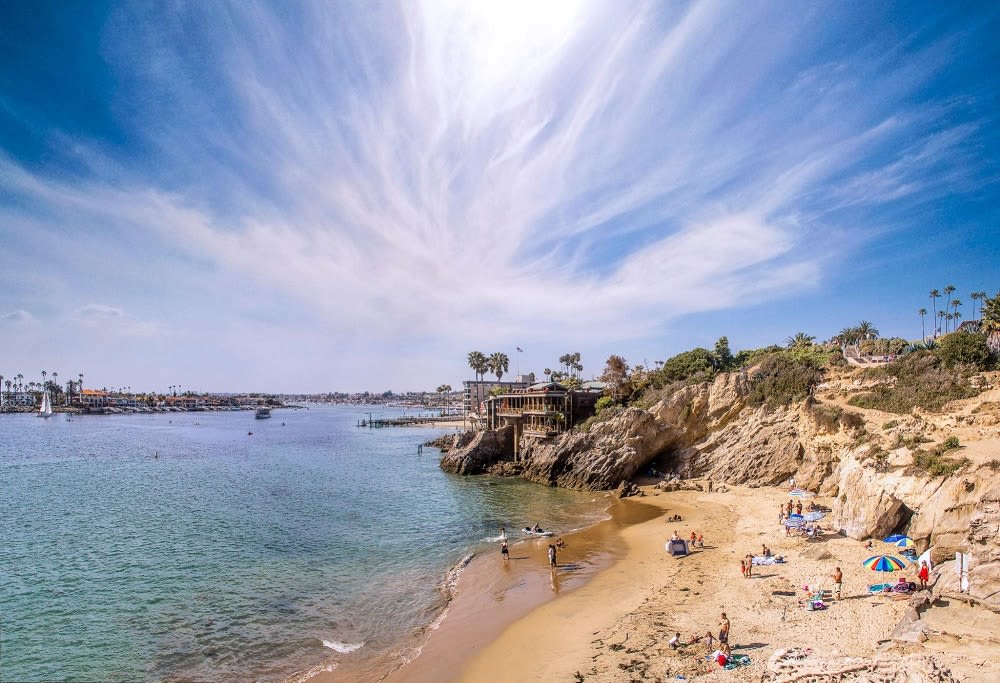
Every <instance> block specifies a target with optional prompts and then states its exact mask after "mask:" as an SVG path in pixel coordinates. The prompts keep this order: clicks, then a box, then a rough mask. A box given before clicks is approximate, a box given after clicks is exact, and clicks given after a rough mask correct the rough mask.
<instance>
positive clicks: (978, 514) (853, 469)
mask: <svg viewBox="0 0 1000 683" xmlns="http://www.w3.org/2000/svg"><path fill="white" fill-rule="evenodd" d="M749 390H750V385H749V380H748V377H747V375H746V373H743V372H740V373H730V374H724V375H719V376H718V377H717V378H716V379H715V380H714V381H713V382H704V383H702V384H698V385H692V386H688V387H685V388H683V389H681V390H679V391H677V392H675V393H673V394H672V395H670V396H669V397H668V398H665V399H664V400H662V401H660V402H658V403H656V404H655V405H653V406H652V407H651V408H649V409H646V410H643V409H639V408H629V409H627V410H624V411H623V412H622V413H621V414H619V415H617V416H615V417H614V418H612V419H610V420H607V421H605V422H600V423H597V424H595V425H593V426H592V427H591V428H590V430H589V431H587V432H582V431H573V432H568V433H565V434H562V435H561V436H559V437H557V438H555V439H552V440H550V441H536V440H534V439H531V438H525V439H522V443H521V444H519V448H518V452H517V456H516V457H515V448H514V445H515V444H514V439H513V430H512V428H510V427H507V428H504V429H501V430H498V431H497V432H484V433H478V434H471V433H467V434H463V435H458V436H456V437H455V441H454V444H453V447H452V448H451V449H450V450H449V451H448V452H447V453H446V454H445V455H444V456H443V457H442V461H441V467H442V468H444V469H445V470H448V471H451V472H458V473H463V474H479V473H484V472H487V471H490V472H502V473H506V474H520V476H522V477H524V478H526V479H529V480H531V481H535V482H538V483H542V484H547V485H553V486H562V487H566V488H572V489H581V490H607V489H613V488H615V487H616V486H618V485H619V484H620V483H621V482H623V481H628V480H630V479H632V478H634V477H635V476H636V475H637V474H640V473H643V472H645V471H646V470H647V469H648V468H649V466H650V465H651V464H652V463H653V462H654V460H655V461H656V465H657V467H658V468H660V469H666V470H668V471H671V472H673V473H675V474H678V475H680V476H682V477H690V478H710V479H712V480H713V481H714V482H715V483H716V484H722V483H728V484H742V485H747V486H771V485H783V484H785V483H786V482H787V481H788V480H789V479H791V478H794V479H795V483H796V484H797V485H798V486H801V487H804V488H807V489H809V490H812V491H817V492H819V493H820V494H822V495H823V496H824V497H829V498H830V499H832V511H831V513H830V514H829V515H828V516H827V517H826V519H825V521H824V525H829V527H832V529H833V530H835V531H837V532H840V533H842V534H844V535H846V536H849V537H851V538H856V539H865V538H883V537H885V536H886V535H888V534H890V533H894V532H897V531H905V532H906V533H907V534H908V535H909V536H911V537H912V538H913V539H914V540H915V541H916V543H917V546H918V548H919V549H921V550H923V549H926V548H932V550H933V557H934V561H935V562H936V563H937V562H941V561H942V560H947V559H950V558H952V557H954V554H955V552H957V551H961V552H965V553H969V554H970V555H971V556H972V558H973V564H972V567H973V569H972V572H971V573H972V579H973V581H972V590H971V593H972V595H973V596H974V597H976V598H978V599H980V600H982V601H983V602H984V603H986V604H987V605H990V606H991V607H993V608H995V609H998V610H1000V540H998V539H1000V483H998V482H997V477H996V473H995V472H994V470H993V468H992V467H991V466H987V465H984V464H981V463H980V464H978V465H977V464H975V463H972V464H969V465H967V466H965V467H963V468H962V469H961V470H960V471H959V472H957V473H956V474H954V475H952V476H949V477H942V476H936V477H932V476H929V475H927V474H926V473H924V472H921V471H918V470H917V469H916V468H914V467H913V466H912V464H913V453H912V452H911V450H910V449H909V447H907V446H900V447H898V448H894V449H892V450H890V451H889V452H887V453H885V452H881V448H882V446H880V445H879V444H880V442H879V440H878V439H879V438H880V437H878V438H873V437H872V433H873V432H876V431H884V429H880V428H879V426H878V425H879V424H882V421H883V420H884V418H880V417H879V416H878V414H875V415H873V419H875V420H878V421H877V422H875V423H871V424H867V425H866V428H867V430H868V432H866V431H865V429H864V428H861V429H859V428H853V429H851V428H845V427H844V426H843V424H832V425H831V424H830V423H829V421H823V420H821V419H819V417H818V416H821V415H822V410H817V408H816V407H813V406H812V405H811V403H812V402H811V401H807V402H803V403H801V404H798V405H793V406H790V407H787V408H780V409H778V410H773V411H771V410H767V409H764V408H755V407H753V406H749V405H748V404H747V396H748V394H749ZM824 403H828V401H824ZM996 403H997V404H1000V401H997V402H996ZM821 407H825V408H831V407H835V406H834V405H833V404H829V405H826V406H821ZM965 410H966V412H967V413H970V411H971V412H975V411H974V410H973V408H972V407H970V406H967V407H966V409H965ZM970 414H971V413H970ZM937 419H938V421H939V422H940V416H939V417H938V418H937ZM965 419H966V420H968V419H971V418H969V417H968V416H966V418H965ZM990 419H993V416H992V414H990V415H983V416H979V417H976V420H978V422H977V424H982V425H983V426H984V427H983V428H984V429H985V430H986V431H985V432H983V434H982V435H981V438H986V439H993V438H995V434H996V431H997V430H996V423H995V421H994V422H990V421H989V420H990ZM893 422H894V423H899V424H898V426H897V427H893V428H892V429H891V432H888V433H886V434H884V436H885V437H886V438H891V437H912V436H916V435H922V434H928V433H934V432H935V431H941V427H940V426H935V424H934V422H933V421H931V420H928V419H926V416H922V415H920V414H918V413H916V412H915V413H914V414H913V415H911V416H908V417H901V418H899V419H898V420H894V421H893ZM866 434H867V436H866ZM940 436H943V433H942V434H941V435H940ZM989 443H993V441H989ZM890 448H891V447H890ZM879 453H881V455H882V456H884V457H885V458H886V459H885V461H884V462H882V463H881V465H879V463H878V462H877V459H876V458H875V457H874V456H875V455H876V454H879ZM997 455H1000V452H998V453H997ZM992 462H993V463H996V462H1000V459H997V460H994V461H992Z"/></svg>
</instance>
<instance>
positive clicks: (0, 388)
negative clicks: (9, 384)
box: [0, 375, 10, 407]
mask: <svg viewBox="0 0 1000 683" xmlns="http://www.w3.org/2000/svg"><path fill="white" fill-rule="evenodd" d="M7 393H10V389H8V390H7ZM2 406H3V375H0V407H2Z"/></svg>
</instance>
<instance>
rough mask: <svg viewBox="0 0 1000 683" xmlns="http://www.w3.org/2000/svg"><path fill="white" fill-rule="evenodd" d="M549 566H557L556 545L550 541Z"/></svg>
mask: <svg viewBox="0 0 1000 683" xmlns="http://www.w3.org/2000/svg"><path fill="white" fill-rule="evenodd" d="M549 566H550V567H552V568H553V569H555V568H556V547H555V546H554V545H553V544H551V543H549Z"/></svg>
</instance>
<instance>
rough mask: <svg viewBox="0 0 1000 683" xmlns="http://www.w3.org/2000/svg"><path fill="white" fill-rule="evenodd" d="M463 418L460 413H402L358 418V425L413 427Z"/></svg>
mask: <svg viewBox="0 0 1000 683" xmlns="http://www.w3.org/2000/svg"><path fill="white" fill-rule="evenodd" d="M456 419H461V416H460V415H457V416H456V415H402V416H400V417H384V418H380V417H376V418H373V417H371V415H369V416H368V419H367V420H365V419H361V420H358V425H357V426H358V427H368V428H369V429H377V428H380V427H411V426H413V425H425V424H434V423H436V422H454V421H455V420H456Z"/></svg>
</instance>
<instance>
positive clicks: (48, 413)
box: [38, 391, 52, 417]
mask: <svg viewBox="0 0 1000 683" xmlns="http://www.w3.org/2000/svg"><path fill="white" fill-rule="evenodd" d="M38 417H52V399H50V398H49V392H47V391H46V392H45V393H43V394H42V406H41V408H39V409H38Z"/></svg>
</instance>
